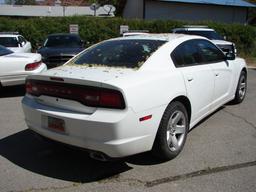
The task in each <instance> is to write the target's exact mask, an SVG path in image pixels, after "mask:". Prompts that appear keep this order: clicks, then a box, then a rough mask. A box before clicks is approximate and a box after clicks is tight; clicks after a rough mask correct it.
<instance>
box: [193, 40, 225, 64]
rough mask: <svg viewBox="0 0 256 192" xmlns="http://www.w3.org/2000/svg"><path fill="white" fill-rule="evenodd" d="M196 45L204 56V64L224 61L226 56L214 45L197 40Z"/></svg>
mask: <svg viewBox="0 0 256 192" xmlns="http://www.w3.org/2000/svg"><path fill="white" fill-rule="evenodd" d="M196 44H197V46H198V48H199V49H200V52H201V54H202V56H203V60H204V63H212V62H218V61H224V60H225V56H224V54H223V52H222V51H220V50H219V49H218V48H217V47H216V46H215V45H214V44H212V43H210V42H208V41H206V40H197V41H196Z"/></svg>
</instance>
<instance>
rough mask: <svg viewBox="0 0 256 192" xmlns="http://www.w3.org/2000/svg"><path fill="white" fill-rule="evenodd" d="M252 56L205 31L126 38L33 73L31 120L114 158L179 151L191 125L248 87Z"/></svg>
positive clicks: (26, 103) (48, 133)
mask: <svg viewBox="0 0 256 192" xmlns="http://www.w3.org/2000/svg"><path fill="white" fill-rule="evenodd" d="M246 76H247V69H246V63H245V61H244V60H243V59H241V58H235V56H234V54H232V53H230V54H227V55H224V54H223V52H222V51H221V50H220V49H219V48H218V47H216V45H214V44H213V43H211V42H210V41H209V40H207V39H206V38H204V37H199V36H188V35H182V34H171V35H167V34H166V35H165V34H159V35H150V34H148V35H143V36H131V37H121V38H117V39H111V40H107V41H104V42H101V43H99V44H97V45H95V46H92V47H90V48H88V49H86V50H85V51H83V52H82V53H80V54H79V55H78V56H76V57H75V58H73V59H72V60H70V61H69V62H68V63H67V64H65V65H64V66H61V67H58V68H56V69H52V70H49V71H46V72H44V73H42V74H39V75H33V76H29V77H28V78H27V83H26V91H27V93H26V95H25V97H24V98H23V100H22V104H23V111H24V113H25V120H26V123H27V125H28V127H29V128H30V129H31V130H33V131H34V132H36V133H38V134H39V135H41V136H43V137H46V138H48V139H50V140H54V141H58V142H61V143H65V144H68V145H72V146H77V147H81V148H85V149H88V150H89V151H90V156H91V157H93V158H95V159H99V160H106V159H108V157H111V158H119V157H124V156H129V155H133V154H137V153H141V152H145V151H150V150H151V151H152V152H153V154H155V155H156V156H158V157H160V158H162V159H167V160H168V159H172V158H174V157H175V156H177V155H178V154H179V153H180V152H181V150H182V148H183V146H184V143H185V141H186V137H187V133H188V131H189V129H191V128H193V127H194V126H195V125H196V124H197V123H198V122H199V121H200V120H202V119H203V118H204V117H206V116H207V115H209V114H210V113H212V112H213V111H215V110H216V109H218V108H219V107H220V106H222V105H223V104H225V103H227V102H229V101H231V100H232V101H233V102H234V103H240V102H242V101H243V99H244V97H245V94H246V82H247V81H246Z"/></svg>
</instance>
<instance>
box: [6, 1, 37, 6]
mask: <svg viewBox="0 0 256 192" xmlns="http://www.w3.org/2000/svg"><path fill="white" fill-rule="evenodd" d="M5 3H6V4H10V5H12V4H14V5H35V4H36V1H35V0H5Z"/></svg>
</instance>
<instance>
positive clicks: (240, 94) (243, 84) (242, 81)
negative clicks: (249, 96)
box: [232, 71, 247, 104]
mask: <svg viewBox="0 0 256 192" xmlns="http://www.w3.org/2000/svg"><path fill="white" fill-rule="evenodd" d="M246 91H247V76H246V73H245V72H244V71H242V72H241V74H240V77H239V81H238V84H237V88H236V93H235V98H234V100H233V101H232V102H233V103H234V104H239V103H241V102H242V101H243V100H244V98H245V95H246Z"/></svg>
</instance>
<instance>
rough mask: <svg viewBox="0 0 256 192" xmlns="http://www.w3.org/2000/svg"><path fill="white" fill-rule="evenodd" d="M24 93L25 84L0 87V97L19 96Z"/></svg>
mask: <svg viewBox="0 0 256 192" xmlns="http://www.w3.org/2000/svg"><path fill="white" fill-rule="evenodd" d="M24 95H25V86H24V85H19V86H10V87H0V98H7V97H20V96H24Z"/></svg>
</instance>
